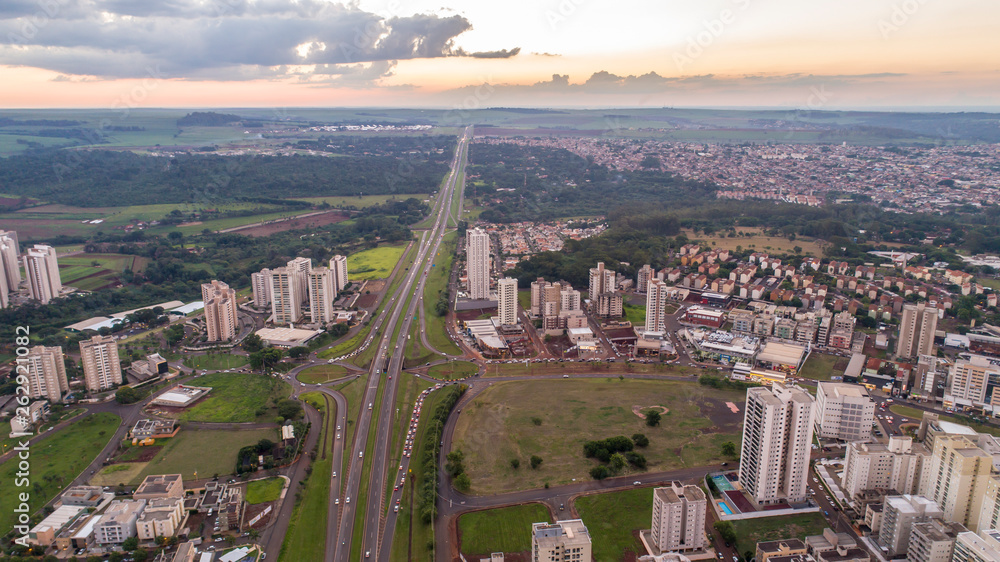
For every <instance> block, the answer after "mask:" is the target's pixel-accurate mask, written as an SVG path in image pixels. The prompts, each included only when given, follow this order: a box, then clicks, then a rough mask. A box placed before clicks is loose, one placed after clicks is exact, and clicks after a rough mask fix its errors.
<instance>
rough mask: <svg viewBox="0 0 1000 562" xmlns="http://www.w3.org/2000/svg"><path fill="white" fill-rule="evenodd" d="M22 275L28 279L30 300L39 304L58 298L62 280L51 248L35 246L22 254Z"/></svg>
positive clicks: (42, 245) (54, 253)
mask: <svg viewBox="0 0 1000 562" xmlns="http://www.w3.org/2000/svg"><path fill="white" fill-rule="evenodd" d="M22 261H23V262H24V274H25V275H26V276H27V277H28V290H29V291H30V293H31V298H33V299H35V300H36V301H38V302H39V303H41V304H47V303H48V302H49V301H51V300H52V299H54V298H55V297H58V296H59V293H60V292H61V291H62V280H61V278H60V277H59V263H58V259H57V258H56V250H55V248H53V247H52V246H46V245H44V244H35V246H34V247H33V248H31V249H29V250H28V251H27V253H25V254H24V257H23V259H22Z"/></svg>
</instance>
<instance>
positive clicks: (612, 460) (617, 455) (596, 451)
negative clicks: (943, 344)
mask: <svg viewBox="0 0 1000 562" xmlns="http://www.w3.org/2000/svg"><path fill="white" fill-rule="evenodd" d="M647 446H649V438H648V437H646V436H645V435H643V434H641V433H636V434H635V435H633V436H632V439H629V438H628V437H625V436H624V435H619V436H617V437H609V438H607V439H602V440H600V441H587V442H586V443H584V444H583V454H584V456H586V457H587V458H596V459H597V460H598V461H600V462H602V463H606V464H600V465H597V466H595V467H593V468H591V469H590V476H591V478H594V479H595V480H603V479H605V478H608V477H609V476H614V475H616V474H620V473H621V472H622V471H623V470H625V468H626V467H628V466H629V465H631V466H634V467H635V468H637V469H640V470H641V469H644V468H646V457H645V456H644V455H642V454H641V453H637V452H635V451H634V450H633V449H634V448H635V447H647Z"/></svg>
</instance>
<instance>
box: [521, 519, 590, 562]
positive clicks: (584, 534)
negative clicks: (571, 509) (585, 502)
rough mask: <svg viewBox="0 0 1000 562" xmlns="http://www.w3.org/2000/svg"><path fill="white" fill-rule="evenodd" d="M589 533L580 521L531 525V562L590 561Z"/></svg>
mask: <svg viewBox="0 0 1000 562" xmlns="http://www.w3.org/2000/svg"><path fill="white" fill-rule="evenodd" d="M591 548H592V545H591V542H590V533H589V532H588V531H587V527H586V525H584V524H583V520H582V519H571V520H568V521H556V522H555V523H552V524H549V523H532V524H531V560H532V561H534V562H556V561H559V562H588V561H589V560H591V559H592V556H593V554H592V551H591Z"/></svg>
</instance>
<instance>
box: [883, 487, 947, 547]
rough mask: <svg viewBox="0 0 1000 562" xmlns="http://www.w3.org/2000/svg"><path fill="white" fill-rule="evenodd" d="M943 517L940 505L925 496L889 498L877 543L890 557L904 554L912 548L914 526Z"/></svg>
mask: <svg viewBox="0 0 1000 562" xmlns="http://www.w3.org/2000/svg"><path fill="white" fill-rule="evenodd" d="M943 515H944V512H943V511H941V508H940V507H939V506H938V504H936V503H934V501H933V500H930V499H927V498H925V497H923V496H910V495H905V496H889V497H887V498H885V502H883V504H882V525H881V527H879V531H878V540H877V542H878V544H879V545H880V546H882V548H884V549H886V550H887V551H888V553H889V556H890V557H895V556H899V555H901V554H904V553H906V551H907V549H908V548H909V546H910V534H911V532H912V531H913V524H914V523H919V522H921V521H930V520H931V519H934V518H938V519H941V518H942V517H943Z"/></svg>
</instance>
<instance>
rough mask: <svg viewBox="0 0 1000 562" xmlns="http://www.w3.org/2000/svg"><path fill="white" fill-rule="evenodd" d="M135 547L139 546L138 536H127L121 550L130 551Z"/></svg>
mask: <svg viewBox="0 0 1000 562" xmlns="http://www.w3.org/2000/svg"><path fill="white" fill-rule="evenodd" d="M137 548H139V538H138V537H129V538H127V539H125V541H124V542H123V543H122V550H125V551H128V552H131V551H133V550H135V549H137Z"/></svg>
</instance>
